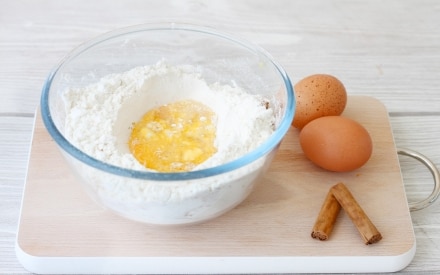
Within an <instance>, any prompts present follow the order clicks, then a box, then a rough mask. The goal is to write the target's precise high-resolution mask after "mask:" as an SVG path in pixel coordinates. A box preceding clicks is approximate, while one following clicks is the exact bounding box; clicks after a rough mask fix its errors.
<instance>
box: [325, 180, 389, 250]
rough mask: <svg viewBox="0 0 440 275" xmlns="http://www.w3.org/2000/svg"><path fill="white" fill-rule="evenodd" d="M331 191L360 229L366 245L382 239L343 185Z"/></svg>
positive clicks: (338, 185)
mask: <svg viewBox="0 0 440 275" xmlns="http://www.w3.org/2000/svg"><path fill="white" fill-rule="evenodd" d="M330 191H331V193H332V194H333V196H334V197H335V198H336V200H337V201H338V202H339V204H340V205H341V207H342V208H343V209H344V211H345V212H346V213H347V215H348V216H349V217H350V219H351V220H352V222H353V223H354V225H355V226H356V228H357V229H358V231H359V233H360V234H361V236H362V238H363V240H364V243H365V244H373V243H376V242H378V241H380V240H381V239H382V235H381V234H380V232H379V231H378V230H377V228H376V226H374V224H373V223H372V222H371V220H370V218H368V216H367V214H365V212H364V210H363V209H362V208H361V207H360V205H359V204H358V203H357V201H356V200H355V198H354V197H353V195H352V194H351V192H350V191H349V190H348V188H347V187H346V186H345V185H344V184H343V183H338V184H336V185H334V186H333V187H331V188H330Z"/></svg>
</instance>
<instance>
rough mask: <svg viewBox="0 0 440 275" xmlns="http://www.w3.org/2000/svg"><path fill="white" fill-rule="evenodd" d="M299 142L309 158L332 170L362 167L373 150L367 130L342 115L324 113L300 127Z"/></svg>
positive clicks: (343, 170)
mask: <svg viewBox="0 0 440 275" xmlns="http://www.w3.org/2000/svg"><path fill="white" fill-rule="evenodd" d="M299 141H300V144H301V148H302V150H303V151H304V154H305V156H306V157H307V158H308V159H309V160H311V161H312V162H313V163H315V164H316V165H318V166H320V167H322V168H324V169H326V170H330V171H335V172H346V171H352V170H355V169H357V168H359V167H361V166H363V165H364V164H365V163H366V162H367V161H368V160H369V159H370V156H371V153H372V151H373V143H372V140H371V137H370V135H369V133H368V131H367V130H366V129H365V128H364V127H363V126H362V125H361V124H359V123H358V122H356V121H354V120H352V119H349V118H346V117H343V116H325V117H321V118H317V119H315V120H313V121H311V122H310V123H308V124H307V125H306V126H305V127H304V128H303V129H302V130H301V132H300V135H299Z"/></svg>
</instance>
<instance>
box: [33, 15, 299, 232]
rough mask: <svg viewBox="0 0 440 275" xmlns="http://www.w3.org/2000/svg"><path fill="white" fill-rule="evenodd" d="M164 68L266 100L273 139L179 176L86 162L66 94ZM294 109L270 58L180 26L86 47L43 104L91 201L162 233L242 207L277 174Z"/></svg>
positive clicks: (127, 31) (53, 81)
mask: <svg viewBox="0 0 440 275" xmlns="http://www.w3.org/2000/svg"><path fill="white" fill-rule="evenodd" d="M158 62H166V63H167V64H168V65H169V66H180V67H182V68H187V69H188V70H189V71H191V72H193V73H197V74H198V75H200V77H201V78H203V79H204V80H205V81H206V83H208V84H213V83H218V84H220V85H229V86H232V87H240V88H241V89H242V90H244V91H245V92H247V93H249V94H255V95H259V96H261V97H264V98H265V100H267V102H268V103H269V105H270V106H271V107H272V108H273V109H274V116H275V118H274V121H275V123H274V128H275V130H274V132H273V134H271V135H270V136H269V138H267V140H265V141H264V142H263V143H262V144H261V145H259V146H258V147H257V148H256V149H254V150H252V151H250V152H247V153H246V154H244V155H242V156H240V157H238V158H236V159H234V160H231V161H229V162H227V163H222V164H220V165H218V166H215V167H209V168H206V169H201V170H195V171H189V172H174V173H168V172H167V173H164V172H155V171H149V170H144V171H143V170H139V169H127V168H124V167H119V166H116V165H113V164H111V163H108V162H105V161H102V160H99V159H98V158H97V157H96V156H93V155H91V154H86V153H85V152H84V151H83V150H81V149H80V148H79V147H78V146H75V145H74V144H73V143H72V142H71V141H70V140H69V138H67V137H66V135H65V129H66V106H65V104H66V103H65V101H64V99H63V93H65V91H66V89H76V88H82V87H85V86H87V85H91V84H93V83H97V82H99V81H100V79H102V78H103V77H106V76H108V75H111V74H121V73H123V72H126V71H129V70H131V69H133V68H136V67H139V66H153V65H154V64H157V63H158ZM159 81H160V79H159ZM164 81H165V80H164ZM156 92H158V93H160V91H156ZM170 100H171V99H170ZM132 103H133V101H132ZM146 104H147V105H148V102H146ZM126 107H127V106H126ZM294 107H295V98H294V94H293V88H292V85H291V82H290V80H289V77H288V76H287V74H286V72H285V71H284V70H283V69H282V68H281V67H280V66H279V65H278V64H277V63H276V62H275V61H274V60H273V58H272V57H271V56H270V55H269V54H268V53H267V52H266V51H265V50H263V49H262V48H260V47H258V46H256V45H253V44H251V43H249V42H247V41H244V40H242V39H239V38H235V37H233V36H231V35H229V34H224V33H221V32H218V31H216V30H213V29H210V28H205V27H200V26H192V25H185V24H176V23H165V24H144V25H138V26H132V27H128V28H123V29H119V30H115V31H112V32H109V33H106V34H104V35H101V36H99V37H97V38H95V39H93V40H91V41H89V42H86V43H84V44H82V45H80V46H79V47H77V48H76V49H74V50H73V51H72V52H71V53H70V54H69V55H67V56H66V57H65V58H64V59H63V60H62V61H61V62H60V63H59V64H58V65H57V66H56V67H55V68H54V70H53V71H52V72H51V73H50V75H49V76H48V78H47V80H46V82H45V85H44V87H43V91H42V96H41V114H42V118H43V121H44V124H45V126H46V128H47V130H48V132H49V134H50V135H51V136H52V138H53V140H54V141H55V142H56V144H57V145H58V146H59V148H60V149H61V152H62V153H63V155H64V157H65V158H66V160H67V162H68V163H69V164H70V166H71V167H72V172H73V173H74V174H76V175H77V176H78V178H79V181H80V182H81V183H82V184H83V185H84V186H85V188H86V190H87V192H88V193H89V194H90V196H91V197H92V198H93V199H94V200H95V201H96V202H98V203H99V204H101V205H103V206H105V207H106V208H108V209H110V210H112V211H114V212H115V213H117V214H119V215H121V216H123V217H126V218H128V219H131V220H135V221H139V222H144V223H148V224H157V225H177V224H191V223H198V222H202V221H206V220H209V219H212V218H214V217H217V216H219V215H221V214H223V213H225V212H227V211H228V210H230V209H232V208H234V207H235V206H236V205H238V204H239V203H241V202H242V201H243V200H244V199H245V198H246V197H247V196H248V194H249V193H250V192H251V190H252V189H253V187H254V185H255V183H256V182H258V179H259V178H260V177H261V175H263V173H264V171H265V170H266V169H267V167H268V166H269V164H270V162H271V160H272V158H273V156H274V154H275V152H276V150H277V148H278V146H279V144H280V142H281V140H282V139H283V137H284V135H285V134H286V132H287V130H288V129H289V127H290V125H291V122H292V120H293V115H294ZM128 109H130V107H129V106H128ZM145 111H147V110H145ZM247 138H252V137H247Z"/></svg>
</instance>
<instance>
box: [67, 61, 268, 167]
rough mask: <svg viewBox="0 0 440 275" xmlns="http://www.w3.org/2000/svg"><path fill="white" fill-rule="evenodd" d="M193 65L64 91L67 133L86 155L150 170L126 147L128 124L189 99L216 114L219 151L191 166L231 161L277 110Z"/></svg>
mask: <svg viewBox="0 0 440 275" xmlns="http://www.w3.org/2000/svg"><path fill="white" fill-rule="evenodd" d="M191 71H194V68H191V67H188V66H185V67H174V66H168V65H167V64H165V63H164V62H159V63H157V64H156V65H154V66H145V67H136V68H134V69H132V70H130V71H127V72H124V73H120V74H111V75H108V76H105V77H103V78H102V79H100V80H99V81H98V82H96V83H94V84H91V85H88V86H86V87H83V88H78V89H67V90H66V91H65V93H64V98H63V100H64V103H65V108H66V118H65V133H64V134H65V136H66V138H67V139H68V140H69V141H70V142H71V143H72V144H74V145H75V146H77V147H78V148H79V149H81V150H82V151H84V152H85V153H86V154H88V155H90V156H92V157H94V158H96V159H99V160H101V161H103V162H107V163H110V164H113V165H116V166H120V167H124V168H129V169H135V170H148V169H147V168H145V167H144V166H142V165H141V164H139V163H138V161H137V160H136V159H135V158H134V157H133V155H132V154H131V153H130V152H129V150H128V144H127V142H128V137H129V135H130V131H131V125H132V124H133V123H134V122H137V121H138V120H139V119H140V118H141V117H142V116H143V115H144V114H145V113H146V112H147V111H148V110H150V109H151V108H153V107H157V106H160V105H164V104H167V103H170V102H174V101H179V100H184V99H193V100H196V101H199V102H201V103H203V104H205V105H206V106H208V107H210V108H211V109H212V110H213V111H214V112H215V113H216V115H217V121H216V127H217V132H216V140H215V146H216V148H217V153H215V154H214V155H213V156H212V157H211V158H209V159H208V160H206V161H205V162H204V163H202V164H200V165H198V166H197V167H196V168H195V170H197V169H203V168H208V167H213V166H217V165H219V164H223V163H226V162H229V161H232V160H234V159H236V158H238V157H240V156H242V155H244V154H246V153H248V152H250V151H252V150H253V149H255V148H256V147H258V146H259V145H261V144H262V142H264V141H265V140H266V139H267V138H268V137H269V136H270V135H271V134H272V133H273V131H274V124H275V115H274V111H273V109H272V108H271V106H268V104H266V101H264V99H263V98H261V97H259V96H256V95H251V94H248V93H246V92H245V91H243V90H241V89H240V88H237V87H231V86H228V85H220V84H216V83H214V84H211V85H208V84H207V83H206V81H204V80H203V79H202V78H200V77H199V75H198V74H196V73H192V72H191Z"/></svg>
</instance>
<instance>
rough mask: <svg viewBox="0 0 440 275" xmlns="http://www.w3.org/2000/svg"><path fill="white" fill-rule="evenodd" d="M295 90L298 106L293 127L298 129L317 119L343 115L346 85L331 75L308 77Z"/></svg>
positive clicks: (345, 101)
mask: <svg viewBox="0 0 440 275" xmlns="http://www.w3.org/2000/svg"><path fill="white" fill-rule="evenodd" d="M294 90H295V99H296V106H295V116H294V119H293V122H292V125H293V126H294V127H296V128H298V129H302V128H303V127H304V126H305V125H306V124H307V123H309V122H310V121H312V120H314V119H316V118H319V117H323V116H336V115H340V114H342V112H343V111H344V109H345V105H346V104H347V92H346V90H345V87H344V85H343V84H342V82H341V81H339V79H337V78H336V77H334V76H331V75H326V74H315V75H311V76H308V77H306V78H304V79H302V80H300V81H299V82H298V83H297V84H296V85H295V86H294Z"/></svg>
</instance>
